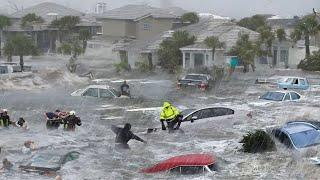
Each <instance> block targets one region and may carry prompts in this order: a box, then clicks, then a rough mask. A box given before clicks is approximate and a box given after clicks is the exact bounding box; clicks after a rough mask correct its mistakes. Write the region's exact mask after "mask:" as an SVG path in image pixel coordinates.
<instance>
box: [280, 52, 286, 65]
mask: <svg viewBox="0 0 320 180" xmlns="http://www.w3.org/2000/svg"><path fill="white" fill-rule="evenodd" d="M280 62H288V50H281V51H280Z"/></svg>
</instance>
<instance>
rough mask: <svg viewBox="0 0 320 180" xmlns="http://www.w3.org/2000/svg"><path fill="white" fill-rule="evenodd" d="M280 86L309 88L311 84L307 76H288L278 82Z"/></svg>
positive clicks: (284, 87) (283, 87)
mask: <svg viewBox="0 0 320 180" xmlns="http://www.w3.org/2000/svg"><path fill="white" fill-rule="evenodd" d="M278 87H279V88H281V89H301V90H306V89H309V87H310V84H309V82H308V80H307V79H306V78H302V77H286V78H285V79H283V80H282V81H279V82H278Z"/></svg>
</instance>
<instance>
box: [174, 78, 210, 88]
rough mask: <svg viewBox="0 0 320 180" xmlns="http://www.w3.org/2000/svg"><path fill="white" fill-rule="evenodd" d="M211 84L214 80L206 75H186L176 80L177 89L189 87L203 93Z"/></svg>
mask: <svg viewBox="0 0 320 180" xmlns="http://www.w3.org/2000/svg"><path fill="white" fill-rule="evenodd" d="M213 82H214V79H213V78H212V76H211V75H208V74H187V75H186V76H185V77H183V78H182V79H179V80H178V83H177V86H178V88H179V89H181V88H187V87H191V88H199V89H200V90H202V91H205V90H208V89H210V88H211V87H212V84H213Z"/></svg>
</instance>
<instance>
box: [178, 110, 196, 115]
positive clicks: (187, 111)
mask: <svg viewBox="0 0 320 180" xmlns="http://www.w3.org/2000/svg"><path fill="white" fill-rule="evenodd" d="M195 110H196V109H186V110H183V111H182V112H181V114H182V115H183V116H187V115H188V114H190V113H192V112H193V111H195Z"/></svg>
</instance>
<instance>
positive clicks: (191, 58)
mask: <svg viewBox="0 0 320 180" xmlns="http://www.w3.org/2000/svg"><path fill="white" fill-rule="evenodd" d="M190 69H194V53H193V52H192V51H190Z"/></svg>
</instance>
